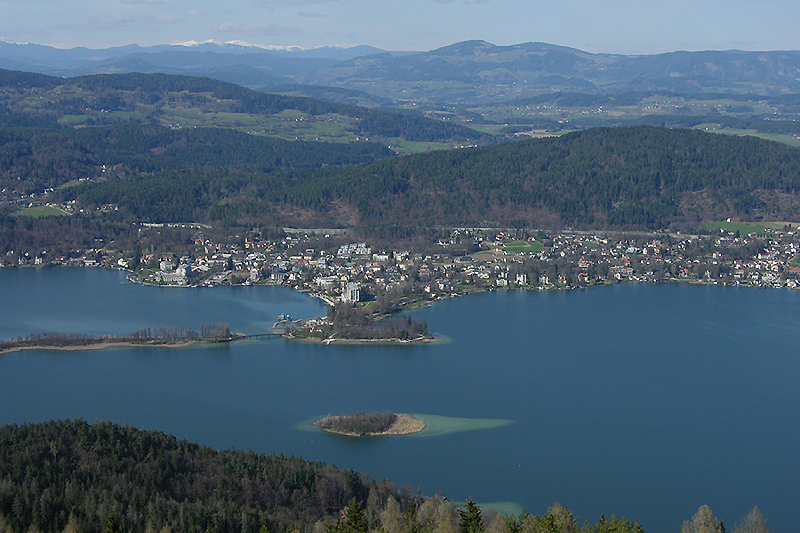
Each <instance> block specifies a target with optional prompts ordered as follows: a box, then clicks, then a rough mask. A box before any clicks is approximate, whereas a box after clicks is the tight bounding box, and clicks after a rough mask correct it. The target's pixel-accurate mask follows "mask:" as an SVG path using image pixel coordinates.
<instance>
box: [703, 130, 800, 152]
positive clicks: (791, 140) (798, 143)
mask: <svg viewBox="0 0 800 533" xmlns="http://www.w3.org/2000/svg"><path fill="white" fill-rule="evenodd" d="M694 129H697V130H703V131H708V132H711V133H721V134H723V135H738V136H740V137H744V136H749V137H758V138H759V139H766V140H768V141H775V142H779V143H782V144H788V145H789V146H794V147H797V148H800V139H797V138H796V137H795V136H794V135H789V134H788V133H787V134H782V133H759V132H757V131H755V130H736V129H732V128H717V127H716V126H715V125H714V124H699V125H697V126H695V128H694Z"/></svg>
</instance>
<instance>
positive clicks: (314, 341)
mask: <svg viewBox="0 0 800 533" xmlns="http://www.w3.org/2000/svg"><path fill="white" fill-rule="evenodd" d="M282 337H283V338H284V339H289V340H293V341H301V342H308V343H312V344H323V345H325V346H328V345H330V344H351V345H357V344H428V343H433V342H436V337H430V338H429V337H418V338H416V339H398V338H394V339H337V338H334V337H330V338H327V339H321V338H319V337H297V336H294V335H291V334H284V335H282Z"/></svg>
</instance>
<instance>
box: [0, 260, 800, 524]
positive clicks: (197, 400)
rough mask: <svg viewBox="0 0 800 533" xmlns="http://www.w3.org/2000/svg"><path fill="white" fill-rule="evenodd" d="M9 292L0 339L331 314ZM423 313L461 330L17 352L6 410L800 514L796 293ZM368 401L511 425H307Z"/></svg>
mask: <svg viewBox="0 0 800 533" xmlns="http://www.w3.org/2000/svg"><path fill="white" fill-rule="evenodd" d="M0 295H1V298H0V316H2V320H0V338H10V337H14V336H17V335H24V334H27V333H35V332H44V331H60V332H87V333H93V334H101V333H127V332H130V331H134V330H137V329H139V328H140V327H146V326H155V325H159V324H170V325H179V324H188V325H190V326H193V327H194V328H195V329H199V326H200V324H201V323H202V322H215V321H222V322H229V323H230V324H231V329H232V330H233V331H237V332H242V333H258V332H262V331H265V330H266V329H268V328H269V326H271V324H272V322H274V321H275V320H276V318H277V315H279V314H281V313H290V314H291V315H293V316H295V317H311V316H317V315H321V314H324V312H325V308H324V306H323V305H321V304H320V303H319V302H318V301H316V300H313V299H311V298H308V297H306V296H305V295H302V294H300V293H297V292H295V291H292V290H289V289H284V288H280V287H220V288H214V289H174V288H173V289H166V288H155V287H146V286H137V285H133V284H130V283H128V282H127V281H126V280H125V276H124V274H123V273H121V272H116V271H108V270H99V269H66V268H64V269H2V270H0ZM413 315H414V317H415V318H418V319H421V320H426V321H427V322H428V324H429V327H430V328H431V330H433V331H434V332H436V333H438V334H440V335H442V336H443V337H446V338H447V339H448V340H447V341H445V342H440V343H436V344H432V345H424V346H336V345H332V346H322V345H318V344H305V343H299V342H289V341H285V340H283V339H272V340H264V341H253V342H239V343H233V344H230V345H223V346H193V347H189V348H181V349H164V348H118V349H109V350H102V351H83V352H57V351H26V352H17V353H12V354H6V355H2V356H0V423H24V422H39V421H43V420H49V419H51V418H61V419H67V418H75V417H78V416H81V417H83V418H84V419H86V420H89V421H92V420H95V419H108V420H111V421H113V422H118V423H127V424H129V425H132V426H136V427H140V428H146V429H156V430H160V431H164V432H166V433H170V434H174V435H177V436H178V437H180V438H185V439H189V440H192V441H197V442H200V443H202V444H207V445H210V446H214V447H217V448H229V447H235V448H239V449H252V450H253V451H256V452H264V453H279V452H280V453H284V454H286V455H288V454H294V455H299V456H302V457H304V458H306V459H313V460H320V461H324V462H326V463H332V464H335V465H337V466H339V467H342V468H351V467H352V468H354V469H355V470H360V471H364V472H367V473H369V474H370V475H371V476H372V477H374V478H377V479H381V478H386V479H389V480H392V481H396V482H397V483H398V484H410V485H412V486H414V487H419V488H420V489H421V490H422V492H423V493H425V494H429V495H432V494H433V493H435V492H436V491H441V492H442V493H443V494H444V495H446V496H448V497H450V498H451V499H454V500H462V501H463V500H464V499H466V498H467V497H469V498H472V499H473V500H475V501H478V502H487V503H488V502H513V503H515V504H516V505H518V506H519V508H524V509H526V510H527V511H528V512H530V513H536V514H541V513H543V512H544V511H545V510H546V509H547V507H549V506H550V505H551V504H552V503H554V502H556V501H557V502H559V503H561V504H563V505H565V506H566V507H568V508H570V509H571V510H572V511H573V512H574V513H575V514H576V516H577V517H578V519H579V521H580V522H581V523H582V522H583V521H584V520H588V521H590V522H592V523H594V522H596V521H597V519H598V518H599V516H600V514H601V513H604V514H605V515H606V516H609V515H611V514H616V515H618V516H621V515H625V516H627V517H628V518H631V519H638V520H639V521H640V522H642V524H643V525H644V527H645V530H646V531H647V532H648V533H660V532H665V533H666V532H675V531H679V530H680V527H681V524H682V522H683V521H684V520H687V519H689V518H690V517H691V516H692V515H693V514H694V513H695V512H696V511H697V509H698V507H700V506H701V505H703V504H708V505H709V506H710V507H711V508H712V510H713V511H714V513H715V515H716V516H718V517H720V518H721V519H722V520H723V521H724V522H725V523H726V525H728V528H729V529H732V526H733V525H734V524H735V522H737V521H738V520H739V519H740V518H741V517H742V516H743V515H744V514H745V513H746V512H747V511H749V510H750V509H751V508H752V507H753V506H754V505H758V507H759V508H760V509H761V511H762V512H763V513H764V515H765V516H766V518H767V519H768V520H769V522H770V524H771V526H772V529H773V531H779V532H780V531H790V530H792V529H793V528H794V527H795V524H797V523H800V491H799V490H798V487H797V483H798V479H800V386H798V379H799V378H800V349H798V340H800V292H798V291H788V290H758V289H734V288H724V287H718V286H698V285H643V284H642V285H635V284H624V285H615V286H609V287H603V288H599V289H595V290H585V291H569V292H525V291H498V292H494V293H484V294H478V295H473V296H469V297H465V298H456V299H451V300H447V301H442V302H438V303H436V305H434V306H432V307H429V308H425V309H420V310H417V311H415V312H414V313H413ZM360 410H364V411H376V410H377V411H384V410H392V411H395V412H407V413H420V414H423V415H425V414H427V415H440V416H448V417H465V418H481V419H509V420H512V421H513V423H512V424H510V425H505V426H502V427H496V428H492V429H483V430H475V431H464V432H455V433H448V434H442V435H437V436H429V437H426V436H425V433H423V434H420V435H417V436H408V437H394V438H371V439H351V438H345V437H339V436H336V435H329V434H325V433H321V432H318V431H316V430H313V429H310V428H309V426H308V424H307V422H308V421H310V420H313V419H315V418H317V417H320V416H322V415H325V414H327V413H329V412H333V413H340V412H353V411H360Z"/></svg>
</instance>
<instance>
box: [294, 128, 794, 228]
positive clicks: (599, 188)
mask: <svg viewBox="0 0 800 533" xmlns="http://www.w3.org/2000/svg"><path fill="white" fill-rule="evenodd" d="M799 195H800V150H797V149H796V148H791V147H788V146H784V145H780V144H777V143H773V142H769V141H764V140H761V139H755V138H744V137H733V136H725V135H717V134H711V133H704V132H700V131H695V130H673V129H666V128H655V127H631V128H614V129H609V128H597V129H591V130H586V131H582V132H576V133H572V134H569V135H565V136H562V137H559V138H549V139H539V140H531V141H526V142H518V143H513V144H507V145H502V146H496V147H488V148H479V149H473V150H454V151H448V152H436V153H430V154H420V155H415V156H409V157H403V158H392V159H388V160H384V161H380V162H376V163H372V164H368V165H363V166H359V167H355V168H350V169H346V170H342V171H341V172H337V173H336V174H334V175H331V176H326V177H324V178H322V179H320V180H317V181H313V182H307V183H304V184H302V185H298V186H295V187H293V188H291V189H289V190H286V191H285V192H284V193H283V194H282V196H281V200H282V201H285V202H287V203H290V204H294V205H302V206H306V207H308V208H313V209H317V210H320V211H324V210H325V209H326V208H327V206H328V205H331V202H337V203H346V204H348V205H350V206H351V207H352V208H353V209H356V210H357V212H358V213H359V216H360V220H361V222H362V223H383V224H400V225H402V224H408V223H411V222H414V221H416V222H417V223H424V224H429V225H434V224H448V225H487V224H489V225H490V224H499V225H501V226H502V225H516V224H524V225H526V226H528V227H559V226H575V227H581V228H650V229H657V228H665V227H668V226H670V225H676V226H682V225H693V224H696V223H697V222H700V221H702V220H720V219H724V218H728V217H734V218H741V219H757V218H759V217H767V218H768V219H772V220H787V221H788V220H799V219H800V210H798V209H799V208H800V196H799Z"/></svg>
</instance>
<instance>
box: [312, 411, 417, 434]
mask: <svg viewBox="0 0 800 533" xmlns="http://www.w3.org/2000/svg"><path fill="white" fill-rule="evenodd" d="M314 425H315V426H317V427H318V428H320V429H321V430H323V431H327V432H328V433H336V434H337V435H347V436H351V437H367V436H369V437H376V436H381V435H410V434H412V433H419V432H420V431H422V430H423V429H425V423H424V422H423V421H422V420H419V419H418V418H415V417H413V416H411V415H409V414H403V413H397V414H395V413H392V412H391V411H386V412H384V413H365V412H363V411H360V412H358V413H354V414H352V415H346V414H340V415H332V414H331V415H328V416H326V417H324V418H321V419H319V420H317V421H316V422H314Z"/></svg>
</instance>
